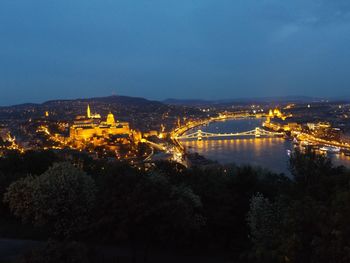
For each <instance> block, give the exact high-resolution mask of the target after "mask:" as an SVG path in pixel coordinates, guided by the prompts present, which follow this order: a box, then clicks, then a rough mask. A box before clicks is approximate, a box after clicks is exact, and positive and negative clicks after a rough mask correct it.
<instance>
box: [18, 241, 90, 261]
mask: <svg viewBox="0 0 350 263" xmlns="http://www.w3.org/2000/svg"><path fill="white" fill-rule="evenodd" d="M17 262H18V263H89V262H93V261H92V260H91V257H90V255H89V251H88V249H87V247H86V246H85V245H83V244H81V243H77V242H67V243H65V242H62V243H61V242H57V241H49V242H47V243H46V244H45V246H44V247H43V248H38V249H34V250H32V251H30V252H28V253H26V254H24V255H22V256H21V257H20V258H19V260H18V261H17Z"/></svg>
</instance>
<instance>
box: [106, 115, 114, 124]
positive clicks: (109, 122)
mask: <svg viewBox="0 0 350 263" xmlns="http://www.w3.org/2000/svg"><path fill="white" fill-rule="evenodd" d="M107 124H109V125H114V124H115V120H114V115H113V114H112V113H111V112H110V113H108V115H107Z"/></svg>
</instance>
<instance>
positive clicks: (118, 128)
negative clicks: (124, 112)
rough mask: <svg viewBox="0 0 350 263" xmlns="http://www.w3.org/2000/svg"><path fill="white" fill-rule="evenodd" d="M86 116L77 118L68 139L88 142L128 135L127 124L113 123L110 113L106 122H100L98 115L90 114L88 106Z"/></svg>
mask: <svg viewBox="0 0 350 263" xmlns="http://www.w3.org/2000/svg"><path fill="white" fill-rule="evenodd" d="M86 115H87V116H86V117H85V118H82V117H79V118H78V119H77V120H76V121H74V123H73V125H72V126H71V127H70V139H71V140H74V141H81V140H90V139H92V138H98V137H100V138H101V137H102V138H109V137H111V136H114V135H129V134H130V128H129V123H128V122H119V121H115V118H114V115H113V114H112V113H111V112H110V113H109V114H108V115H107V119H106V121H101V120H100V119H101V115H100V114H91V110H90V106H89V105H88V107H87V114H86Z"/></svg>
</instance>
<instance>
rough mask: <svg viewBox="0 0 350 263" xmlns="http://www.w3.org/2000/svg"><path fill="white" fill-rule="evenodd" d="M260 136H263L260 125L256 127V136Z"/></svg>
mask: <svg viewBox="0 0 350 263" xmlns="http://www.w3.org/2000/svg"><path fill="white" fill-rule="evenodd" d="M260 136H261V132H260V128H259V127H256V128H255V137H256V138H259V137H260Z"/></svg>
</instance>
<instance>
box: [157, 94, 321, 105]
mask: <svg viewBox="0 0 350 263" xmlns="http://www.w3.org/2000/svg"><path fill="white" fill-rule="evenodd" d="M324 100H326V99H324V98H314V97H307V96H285V97H261V98H237V99H223V100H196V99H166V100H164V101H163V103H165V104H170V105H187V106H201V105H225V104H249V103H288V102H299V103H303V102H304V103H305V102H320V101H324Z"/></svg>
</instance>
